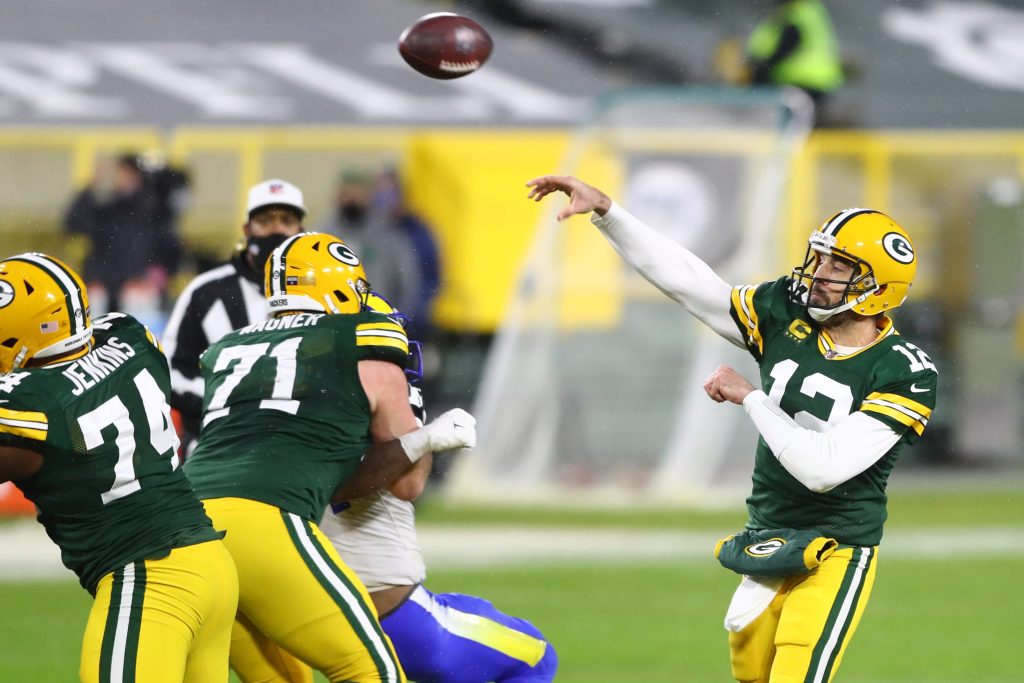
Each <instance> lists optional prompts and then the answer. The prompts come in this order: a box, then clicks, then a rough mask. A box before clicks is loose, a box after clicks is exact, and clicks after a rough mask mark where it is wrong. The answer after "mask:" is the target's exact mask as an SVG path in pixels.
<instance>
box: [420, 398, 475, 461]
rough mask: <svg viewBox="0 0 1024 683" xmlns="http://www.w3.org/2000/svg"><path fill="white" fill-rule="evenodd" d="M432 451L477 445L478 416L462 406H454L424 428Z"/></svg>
mask: <svg viewBox="0 0 1024 683" xmlns="http://www.w3.org/2000/svg"><path fill="white" fill-rule="evenodd" d="M422 430H423V432H424V433H425V435H426V437H427V442H428V443H429V444H430V450H431V451H446V450H448V449H449V448H473V447H474V446H476V418H475V417H473V416H472V415H470V414H469V413H467V412H466V411H465V410H463V409H462V408H452V409H451V410H449V411H448V412H446V413H442V414H441V415H439V416H438V417H437V418H436V419H435V420H433V421H432V422H430V423H429V424H428V425H426V426H425V427H423V428H422Z"/></svg>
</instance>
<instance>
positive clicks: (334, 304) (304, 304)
mask: <svg viewBox="0 0 1024 683" xmlns="http://www.w3.org/2000/svg"><path fill="white" fill-rule="evenodd" d="M264 277H265V279H264V293H265V294H266V297H267V302H268V303H269V304H270V312H271V315H274V314H276V313H277V312H280V311H309V312H313V313H358V312H359V311H360V310H362V304H363V300H364V299H365V297H366V295H367V294H368V293H369V291H370V283H369V282H367V281H366V272H365V271H364V270H363V264H362V263H361V262H360V261H359V257H358V256H356V254H355V252H353V251H352V250H351V249H349V247H348V245H346V244H345V243H344V242H343V241H341V240H340V239H338V238H337V237H334V236H333V235H325V234H322V233H319V232H301V233H299V234H297V235H294V236H292V237H289V238H288V239H287V240H285V241H284V242H283V243H282V244H281V246H279V247H278V248H277V249H274V251H273V253H271V255H270V259H269V260H268V261H267V265H266V269H265V272H264Z"/></svg>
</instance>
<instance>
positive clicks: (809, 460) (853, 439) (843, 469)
mask: <svg viewBox="0 0 1024 683" xmlns="http://www.w3.org/2000/svg"><path fill="white" fill-rule="evenodd" d="M743 408H744V409H745V410H746V411H747V415H749V416H750V419H751V420H753V421H754V426H756V427H757V431H759V432H761V436H762V437H764V440H765V442H766V443H767V444H768V447H769V448H771V449H772V453H774V454H775V457H776V458H778V459H779V462H780V463H782V466H783V467H785V468H786V471H788V472H789V473H790V474H792V475H793V476H794V477H796V479H797V480H798V481H799V482H800V483H801V484H803V485H804V486H806V487H807V488H809V489H810V490H812V491H814V492H816V493H825V492H826V491H831V490H832V489H834V488H835V487H836V486H839V485H840V484H842V483H843V482H844V481H847V480H849V479H852V478H853V477H855V476H857V475H858V474H860V473H861V472H863V471H864V470H866V469H867V468H869V467H871V465H873V464H874V463H875V462H876V461H877V460H878V459H879V458H881V457H882V456H883V455H885V454H886V453H887V452H888V451H889V449H890V448H892V447H893V446H895V445H896V442H897V441H899V439H900V435H899V434H897V433H896V432H895V431H893V429H892V428H891V427H889V426H887V425H886V424H884V423H882V422H881V421H879V420H876V419H874V418H872V417H868V416H867V415H865V414H864V413H862V412H860V411H858V412H855V413H851V414H850V415H848V416H846V417H844V418H843V419H842V420H840V421H839V422H838V423H837V424H836V426H835V427H833V428H832V429H831V430H829V431H827V432H816V431H814V430H811V429H805V428H803V427H801V426H799V425H798V424H797V423H796V422H794V421H793V418H791V417H790V416H789V415H787V414H786V413H784V412H783V411H782V409H781V408H779V407H778V406H777V405H775V404H774V403H773V402H772V401H771V399H769V398H768V396H767V395H766V394H765V393H764V392H763V391H760V390H755V391H752V392H750V393H749V394H747V397H746V398H745V399H743Z"/></svg>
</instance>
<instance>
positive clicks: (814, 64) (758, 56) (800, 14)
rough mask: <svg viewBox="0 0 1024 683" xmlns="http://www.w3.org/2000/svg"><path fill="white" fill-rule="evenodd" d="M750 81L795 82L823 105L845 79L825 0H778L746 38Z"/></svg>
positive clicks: (791, 83) (817, 102)
mask: <svg viewBox="0 0 1024 683" xmlns="http://www.w3.org/2000/svg"><path fill="white" fill-rule="evenodd" d="M746 52H747V62H748V67H749V69H750V82H751V83H752V84H754V85H776V86H782V85H792V86H796V87H798V88H801V89H802V90H804V91H806V92H807V94H809V95H810V96H811V98H812V99H813V100H814V104H815V106H818V107H820V105H821V104H822V103H823V101H824V100H825V98H826V96H827V95H828V94H829V93H831V92H833V91H834V90H836V89H837V88H838V87H839V86H840V85H842V83H843V69H842V63H841V60H840V56H839V46H838V43H837V42H836V37H835V31H834V30H833V28H832V22H831V20H830V19H829V16H828V10H826V9H825V6H824V5H823V4H822V3H821V2H820V0H779V2H778V3H777V6H776V7H775V9H774V10H773V11H772V13H771V15H770V16H768V17H767V18H766V19H765V20H764V21H762V22H761V23H760V24H758V25H757V27H756V28H755V29H754V31H753V33H751V34H750V38H749V40H748V41H747V50H746Z"/></svg>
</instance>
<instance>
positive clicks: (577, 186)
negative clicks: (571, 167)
mask: <svg viewBox="0 0 1024 683" xmlns="http://www.w3.org/2000/svg"><path fill="white" fill-rule="evenodd" d="M526 186H527V187H528V188H530V194H529V195H527V198H528V199H532V200H533V201H535V202H539V201H540V200H541V199H543V198H544V197H547V196H548V195H549V194H551V193H552V192H564V193H565V194H567V195H569V206H567V207H565V208H564V209H562V210H561V211H559V212H558V220H560V221H562V220H565V219H566V218H568V217H569V216H575V215H576V214H578V213H590V212H591V211H596V212H597V215H598V216H603V215H605V214H606V213H607V212H608V209H610V208H611V206H612V200H611V199H609V198H608V195H606V194H605V193H604V192H601V190H599V189H597V188H596V187H593V186H592V185H587V184H586V183H585V182H583V181H582V180H580V179H579V178H574V177H573V176H569V175H546V176H541V177H540V178H534V179H533V180H530V181H528V182H527V183H526Z"/></svg>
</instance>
